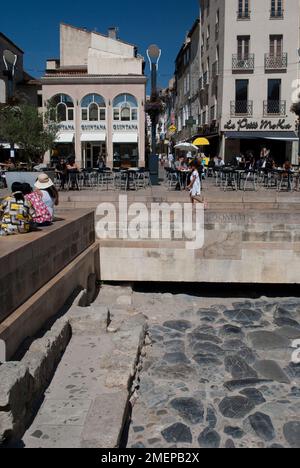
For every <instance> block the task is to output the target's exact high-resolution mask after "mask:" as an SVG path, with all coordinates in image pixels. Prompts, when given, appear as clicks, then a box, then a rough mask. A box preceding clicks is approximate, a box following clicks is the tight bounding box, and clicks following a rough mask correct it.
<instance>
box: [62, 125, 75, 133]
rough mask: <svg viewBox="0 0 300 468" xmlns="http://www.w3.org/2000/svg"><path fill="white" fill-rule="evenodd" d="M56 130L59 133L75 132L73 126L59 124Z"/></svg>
mask: <svg viewBox="0 0 300 468" xmlns="http://www.w3.org/2000/svg"><path fill="white" fill-rule="evenodd" d="M58 130H59V131H61V132H75V127H74V125H73V124H63V123H61V124H59V126H58Z"/></svg>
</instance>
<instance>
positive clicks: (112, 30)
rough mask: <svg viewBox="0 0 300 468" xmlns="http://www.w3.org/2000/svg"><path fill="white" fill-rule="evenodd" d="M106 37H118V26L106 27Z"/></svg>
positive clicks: (115, 38)
mask: <svg viewBox="0 0 300 468" xmlns="http://www.w3.org/2000/svg"><path fill="white" fill-rule="evenodd" d="M108 37H109V38H110V39H114V40H115V41H116V40H117V39H118V28H116V27H113V28H109V29H108Z"/></svg>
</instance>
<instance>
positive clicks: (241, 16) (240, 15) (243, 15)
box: [237, 10, 251, 20]
mask: <svg viewBox="0 0 300 468" xmlns="http://www.w3.org/2000/svg"><path fill="white" fill-rule="evenodd" d="M250 17H251V11H250V10H244V11H238V12H237V19H238V20H249V19H250Z"/></svg>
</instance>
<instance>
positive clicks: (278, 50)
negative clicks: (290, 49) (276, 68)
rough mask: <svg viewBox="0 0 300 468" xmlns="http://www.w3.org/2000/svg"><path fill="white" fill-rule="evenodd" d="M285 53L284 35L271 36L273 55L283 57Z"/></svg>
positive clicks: (271, 52)
mask: <svg viewBox="0 0 300 468" xmlns="http://www.w3.org/2000/svg"><path fill="white" fill-rule="evenodd" d="M282 53H283V36H279V35H278V36H270V55H271V57H281V56H282Z"/></svg>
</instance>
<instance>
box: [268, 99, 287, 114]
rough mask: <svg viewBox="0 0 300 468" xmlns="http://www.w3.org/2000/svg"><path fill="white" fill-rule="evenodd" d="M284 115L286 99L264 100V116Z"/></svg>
mask: <svg viewBox="0 0 300 468" xmlns="http://www.w3.org/2000/svg"><path fill="white" fill-rule="evenodd" d="M270 115H276V116H277V115H279V116H283V115H286V101H264V116H265V117H267V116H270Z"/></svg>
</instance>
